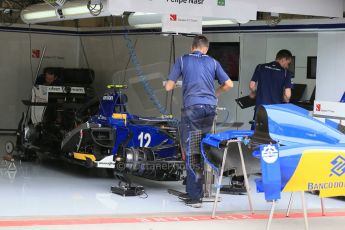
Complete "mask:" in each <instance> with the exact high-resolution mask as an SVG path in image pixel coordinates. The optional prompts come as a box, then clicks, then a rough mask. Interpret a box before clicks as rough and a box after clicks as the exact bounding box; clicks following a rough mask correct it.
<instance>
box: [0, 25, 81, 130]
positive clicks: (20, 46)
mask: <svg viewBox="0 0 345 230" xmlns="http://www.w3.org/2000/svg"><path fill="white" fill-rule="evenodd" d="M48 33H49V32H48ZM30 40H31V45H30ZM45 45H46V46H47V51H46V54H45V56H46V58H45V59H44V61H43V63H42V69H43V68H44V67H46V66H64V67H76V66H78V62H79V57H78V55H77V50H78V43H77V40H76V37H74V36H68V35H67V36H66V35H49V34H35V33H34V32H32V33H31V39H30V34H29V33H22V32H20V33H19V32H6V31H1V32H0V50H1V52H0V73H1V75H0V77H1V84H0V108H1V113H0V114H1V115H0V118H1V119H0V129H15V128H17V125H18V122H19V120H20V117H21V113H22V112H24V111H25V107H24V105H23V104H22V102H21V100H23V99H29V98H30V97H31V96H30V95H31V87H32V81H33V80H32V79H33V77H32V76H33V75H35V73H36V69H37V66H38V63H39V59H34V58H33V59H31V50H30V49H40V50H41V52H42V50H43V47H44V46H45ZM30 59H31V60H32V62H30ZM31 64H32V68H31ZM31 69H32V70H33V75H32V72H31Z"/></svg>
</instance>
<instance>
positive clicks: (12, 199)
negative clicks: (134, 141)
mask: <svg viewBox="0 0 345 230" xmlns="http://www.w3.org/2000/svg"><path fill="white" fill-rule="evenodd" d="M1 144H2V143H1ZM2 146H3V145H2ZM1 159H2V158H1ZM16 167H17V170H16V171H8V170H7V168H6V167H4V165H2V166H1V167H0V207H1V208H0V218H1V219H2V220H3V221H9V220H11V221H12V220H14V221H17V222H15V223H17V224H15V225H16V226H15V227H13V228H12V229H24V227H23V228H20V227H19V226H26V227H25V229H61V228H59V227H53V226H40V227H37V226H36V227H32V228H28V226H31V225H45V224H40V223H42V222H39V221H38V222H32V223H28V222H27V223H26V224H25V222H20V221H23V220H25V221H28V220H37V219H44V220H49V219H50V218H52V219H54V220H56V219H58V220H61V218H65V219H66V218H67V220H68V219H70V218H78V220H76V221H75V222H74V223H75V224H73V225H72V226H70V224H71V223H70V222H68V221H67V222H64V221H61V222H59V221H58V222H53V223H51V224H47V225H69V227H68V229H81V228H83V229H84V230H85V229H110V228H111V227H112V226H113V224H114V223H117V224H119V225H121V227H123V229H127V228H128V229H133V227H135V229H136V228H138V229H139V228H140V229H162V228H163V226H164V229H173V226H175V227H174V229H185V228H187V227H192V226H193V227H198V229H209V228H210V227H212V226H213V224H216V225H217V226H219V229H223V228H224V229H225V227H226V228H229V226H231V229H233V227H241V226H242V227H241V228H244V229H264V228H265V224H266V217H265V218H264V219H262V217H260V216H259V217H254V216H253V218H251V217H248V216H247V214H249V212H248V199H247V196H244V195H242V196H241V195H237V196H235V195H222V196H221V197H222V201H221V202H220V203H219V205H218V211H219V212H218V213H219V215H220V216H223V218H219V220H217V221H215V222H214V221H211V220H210V219H209V216H210V214H211V211H212V205H213V203H204V204H203V207H202V208H200V209H194V208H190V207H187V206H185V205H184V204H183V203H182V202H181V201H179V199H177V197H174V196H172V195H170V194H168V193H167V189H169V188H173V189H177V190H181V191H183V188H184V186H183V185H182V184H181V182H154V181H149V180H145V179H140V178H133V180H134V182H135V183H137V184H140V185H143V186H144V187H145V189H146V193H147V195H148V197H147V198H144V197H121V196H118V195H115V194H112V193H111V192H110V186H112V185H115V184H117V181H116V180H115V179H111V178H108V177H107V176H106V173H105V171H103V170H97V169H95V170H90V169H85V168H82V167H78V166H74V165H70V164H67V163H64V162H59V161H53V160H48V159H42V160H39V161H36V162H21V163H20V162H16ZM254 179H255V178H254V177H251V178H250V181H251V186H252V192H251V193H252V195H253V200H254V209H255V210H256V214H268V210H269V209H270V204H268V203H266V201H265V200H264V197H263V194H258V193H256V192H255V185H254ZM282 195H283V197H282V199H281V200H280V201H279V204H278V205H277V210H280V211H278V212H280V213H282V212H284V210H285V209H286V207H287V204H288V200H289V197H290V194H282ZM295 197H296V199H295V203H294V204H293V209H295V210H294V211H293V212H298V213H300V212H301V211H300V209H301V206H300V196H299V194H295ZM306 199H307V204H308V209H309V210H310V212H311V213H319V212H320V199H319V198H318V197H317V196H315V195H312V194H308V193H307V194H306ZM325 206H326V211H328V212H332V213H338V214H337V215H336V217H329V216H328V217H321V218H320V217H319V216H318V215H317V214H315V215H316V218H311V219H310V225H311V226H314V227H315V228H314V227H313V228H312V229H326V228H323V227H327V226H328V227H331V226H330V225H329V224H331V225H332V229H343V227H341V226H343V225H345V218H344V216H345V214H344V215H342V213H343V212H342V211H344V210H345V200H342V199H325ZM339 213H340V214H339ZM224 215H225V217H224ZM229 215H231V216H232V217H229ZM186 216H188V217H190V219H186ZM194 216H195V218H193V217H194ZM196 216H198V218H196ZM125 217H126V218H128V217H131V218H135V220H136V221H132V220H131V221H129V222H128V219H123V218H125ZM139 217H140V219H138V218H139ZM147 217H163V219H153V220H152V219H149V221H147V220H146V219H145V220H144V221H142V220H143V218H147ZM166 217H178V218H177V219H176V218H175V219H174V218H173V219H164V218H166ZM301 217H302V216H301V215H299V216H297V219H289V220H287V219H280V218H278V219H276V220H274V225H273V226H275V228H276V227H278V225H279V228H280V229H281V230H282V229H292V228H294V226H296V229H303V219H301ZM92 218H101V220H99V219H98V221H100V222H97V220H95V221H94V222H92V221H91V222H90V223H91V224H92V225H87V226H85V227H84V226H81V225H83V220H90V219H92ZM102 218H120V219H121V218H122V219H123V221H119V220H115V219H112V220H110V221H108V222H107V221H104V219H103V221H102ZM181 218H182V219H181ZM183 218H185V219H183ZM233 219H236V220H233ZM243 219H245V220H243ZM181 220H182V221H181ZM196 220H198V221H196ZM199 220H200V221H201V222H200V221H199ZM18 221H19V222H18ZM78 221H79V222H78ZM161 222H169V224H164V223H161ZM191 222H193V223H191ZM18 223H22V224H18ZM286 223H289V224H288V226H290V227H289V228H287V227H286V226H287V224H286ZM325 223H327V225H326V224H325ZM97 224H102V225H97ZM211 224H212V225H211ZM232 225H233V226H232ZM9 226H12V225H11V224H7V225H6V224H3V225H2V224H1V221H0V228H1V227H9ZM243 226H244V227H243ZM245 226H247V228H246V227H245ZM259 226H260V227H259ZM273 226H272V227H273ZM327 229H328V228H327Z"/></svg>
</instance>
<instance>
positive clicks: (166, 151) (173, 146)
mask: <svg viewBox="0 0 345 230" xmlns="http://www.w3.org/2000/svg"><path fill="white" fill-rule="evenodd" d="M88 83H90V82H88ZM89 87H90V84H87V85H82V87H81V85H75V84H74V85H70V84H64V85H63V86H48V87H47V86H35V87H34V89H33V96H32V98H33V99H32V100H31V101H24V103H25V104H26V105H28V107H29V108H28V110H27V112H26V113H25V114H24V116H23V118H22V120H21V121H20V123H19V128H18V138H17V149H18V150H21V151H22V152H23V155H24V158H25V159H30V158H34V157H35V156H36V155H37V154H43V155H45V156H49V157H54V158H60V159H64V160H67V161H69V162H72V163H75V164H79V165H82V166H85V167H97V168H105V169H107V171H108V172H109V174H110V175H114V173H115V174H119V175H120V174H132V175H137V176H141V177H145V178H148V179H152V180H161V181H167V180H180V179H181V175H182V173H183V166H184V161H183V160H182V154H181V151H180V146H179V142H178V140H179V137H178V121H177V120H175V119H173V118H169V117H161V118H152V117H140V116H136V115H133V114H130V113H128V111H127V108H126V103H127V100H128V98H127V96H126V95H125V94H123V93H122V92H121V90H122V89H125V88H127V87H126V86H123V85H110V86H108V88H109V89H112V90H113V92H111V93H106V94H104V96H102V97H101V98H98V97H93V98H91V97H90V95H88V94H87V93H86V92H87V91H90V90H89V89H88V88H89ZM42 95H44V96H42ZM42 98H44V99H45V100H43V101H42ZM38 111H39V112H40V113H38Z"/></svg>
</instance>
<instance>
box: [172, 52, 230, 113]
mask: <svg viewBox="0 0 345 230" xmlns="http://www.w3.org/2000/svg"><path fill="white" fill-rule="evenodd" d="M181 76H182V82H183V84H182V91H183V107H188V106H191V105H197V104H206V105H217V97H216V95H215V91H216V90H215V86H214V81H215V80H217V81H218V83H219V84H220V85H223V84H224V82H225V81H227V80H229V79H230V78H229V76H228V75H227V74H226V73H225V71H224V70H223V68H222V67H221V65H220V64H219V62H218V61H216V60H215V59H213V58H212V57H210V56H208V55H204V54H202V53H201V52H199V51H196V52H193V53H191V54H186V55H184V56H182V57H180V58H179V59H177V61H176V63H175V65H174V67H173V69H172V71H171V72H170V74H169V76H168V80H172V81H174V82H176V81H177V80H178V79H179V78H180V77H181Z"/></svg>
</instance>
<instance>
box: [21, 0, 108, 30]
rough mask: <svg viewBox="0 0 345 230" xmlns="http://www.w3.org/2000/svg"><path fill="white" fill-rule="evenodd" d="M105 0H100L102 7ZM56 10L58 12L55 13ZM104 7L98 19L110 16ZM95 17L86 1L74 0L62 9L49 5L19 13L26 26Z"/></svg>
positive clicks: (35, 6)
mask: <svg viewBox="0 0 345 230" xmlns="http://www.w3.org/2000/svg"><path fill="white" fill-rule="evenodd" d="M106 1H107V0H102V2H103V5H104V6H107V2H106ZM57 10H58V12H57ZM110 15H111V14H110V13H109V12H108V10H107V8H106V7H103V8H102V10H101V12H100V14H99V15H97V16H98V17H102V16H110ZM91 17H95V16H94V15H92V14H91V13H90V11H89V9H88V8H87V1H85V0H74V1H67V2H66V3H65V4H64V5H63V6H62V7H59V8H55V7H52V6H51V5H49V4H45V3H43V4H35V5H31V6H29V7H27V8H25V9H24V10H22V12H21V18H22V20H23V21H24V22H25V23H27V24H35V23H43V22H53V21H61V20H74V19H82V18H91Z"/></svg>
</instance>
